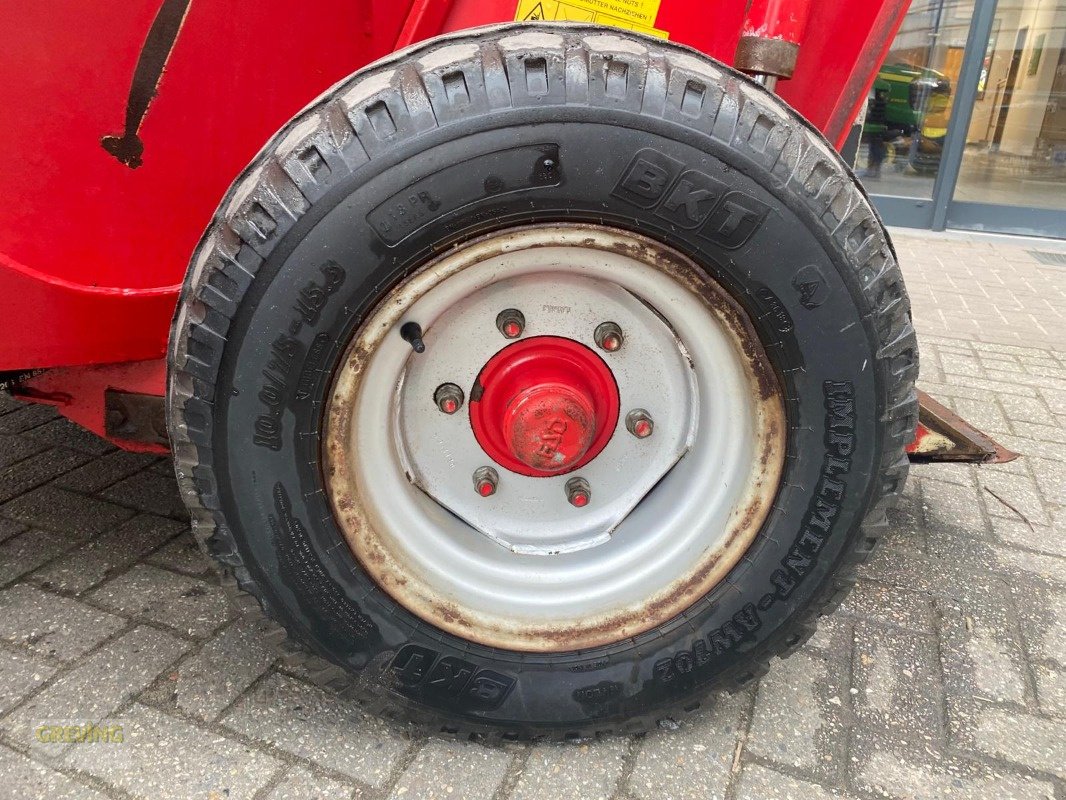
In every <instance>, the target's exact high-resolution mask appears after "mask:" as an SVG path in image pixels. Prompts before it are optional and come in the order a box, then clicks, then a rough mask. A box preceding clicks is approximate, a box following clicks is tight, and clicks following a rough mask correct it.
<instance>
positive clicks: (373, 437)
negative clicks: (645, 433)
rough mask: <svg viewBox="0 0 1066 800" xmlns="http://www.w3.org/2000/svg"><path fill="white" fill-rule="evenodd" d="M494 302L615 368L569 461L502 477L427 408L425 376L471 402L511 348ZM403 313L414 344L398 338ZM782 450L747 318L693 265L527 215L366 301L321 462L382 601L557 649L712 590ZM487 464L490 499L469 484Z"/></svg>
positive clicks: (632, 240)
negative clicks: (607, 325)
mask: <svg viewBox="0 0 1066 800" xmlns="http://www.w3.org/2000/svg"><path fill="white" fill-rule="evenodd" d="M508 308H518V309H524V311H523V313H524V316H525V322H526V327H525V330H524V331H523V333H522V338H529V337H535V336H541V335H543V336H560V337H562V338H566V339H571V340H574V341H578V342H581V343H582V344H584V345H585V346H587V347H589V348H590V349H593V350H596V352H598V354H599V355H600V356H601V357H602V358H603V359H604V361H605V362H606V363H607V366H608V367H609V368H610V369H611V372H612V374H613V375H614V377H615V380H616V382H617V386H618V393H619V399H620V412H621V413H620V415H619V419H618V423H617V425H616V426H615V430H614V432H613V434H612V436H611V439H610V441H609V442H608V443H607V445H606V446H605V447H604V448H603V450H602V452H600V453H599V454H598V455H597V456H596V457H595V458H593V459H592V460H591V461H590V462H589V463H588V464H586V465H584V466H582V467H580V468H579V469H577V470H576V471H573V472H567V473H566V474H560V475H553V476H551V477H529V476H525V475H519V474H518V473H516V472H512V471H509V470H508V469H506V468H505V467H503V466H501V465H500V464H497V463H495V462H493V461H492V459H490V458H489V456H488V455H487V454H486V453H485V451H484V450H483V449H482V448H481V446H480V445H479V444H478V441H477V439H476V438H475V436H474V433H473V430H472V429H471V426H470V419H469V415H468V413H467V408H466V406H464V407H463V409H462V411H461V412H460V413H455V414H451V415H448V414H443V413H441V411H440V410H439V409H438V408H437V406H436V404H435V403H434V402H433V396H434V390H435V388H436V387H438V386H439V385H441V384H443V383H445V382H450V383H454V384H456V385H458V386H459V387H460V388H461V389H462V390H463V392H464V393H466V396H467V398H469V395H470V392H471V390H472V388H473V387H474V383H475V379H476V377H477V375H478V373H479V372H480V370H481V368H482V366H483V365H484V364H485V362H486V361H487V360H488V359H489V358H491V357H492V356H493V355H494V354H495V353H497V352H499V351H500V350H502V349H504V348H506V347H508V346H509V345H510V344H511V341H509V340H508V339H506V338H505V337H504V336H503V335H502V334H501V333H500V332H499V331H498V330H497V329H496V327H495V322H494V320H495V318H496V314H497V313H498V312H500V311H502V310H503V309H508ZM564 308H568V311H565V312H564V311H563V310H562V309H564ZM608 319H610V320H611V321H614V322H616V323H619V325H620V327H621V329H622V330H623V331H625V340H624V341H625V343H624V345H623V347H622V348H620V349H619V350H618V351H617V352H611V353H606V352H604V351H603V350H597V348H596V343H595V341H594V329H595V327H596V325H595V323H596V322H597V321H599V322H603V321H606V320H608ZM409 321H417V322H418V323H419V324H420V325H421V327H422V329H423V338H424V341H425V345H426V352H425V353H421V354H416V353H415V352H414V351H413V350H412V348H411V345H410V344H409V343H408V342H406V341H404V339H403V338H402V337H401V336H400V335H399V333H398V331H399V328H400V327H401V326H402V325H403V324H404V323H406V322H409ZM634 409H641V410H643V411H646V412H647V413H648V415H649V416H650V418H651V419H653V420H654V433H653V435H651V436H649V437H647V438H646V439H639V438H637V437H636V436H634V435H632V434H631V433H630V431H628V430H627V428H626V416H627V413H628V412H629V411H631V410H634ZM784 438H785V421H784V410H783V405H782V402H781V395H780V391H779V387H778V383H777V379H776V376H775V375H774V373H773V371H772V369H771V368H770V366H769V364H768V362H767V360H766V358H765V354H764V353H763V352H762V349H761V347H760V345H759V343H758V339H757V336H756V335H755V332H754V330H753V328H752V326H751V324H750V321H749V320H748V319H747V317H746V316H745V315H744V313H743V312H742V311H741V310H740V308H739V306H738V305H737V304H736V303H735V302H734V301H733V300H732V299H731V298H729V297H728V296H727V295H726V294H725V292H724V291H722V290H721V289H720V288H718V287H717V285H716V284H714V282H713V281H710V280H709V279H708V278H707V277H706V276H705V275H704V274H703V273H701V272H700V270H699V269H698V268H697V267H696V266H695V264H693V263H692V262H691V261H689V260H688V259H686V258H684V257H682V256H681V255H679V254H678V253H676V252H675V251H673V250H670V249H668V248H664V247H663V246H662V245H659V244H657V243H655V242H652V241H650V240H648V239H645V238H643V237H639V236H636V235H633V234H629V233H623V232H619V231H616V230H613V229H607V228H602V227H597V226H585V225H542V226H534V227H529V228H522V229H517V230H512V231H508V232H506V233H501V234H496V235H490V236H487V237H484V238H482V239H479V240H477V241H474V242H471V243H470V244H468V245H466V246H464V247H461V248H459V249H457V250H455V251H453V252H451V253H449V254H447V255H445V256H443V257H441V258H439V259H437V260H435V261H434V262H432V263H430V264H428V265H427V266H426V267H424V268H423V269H421V270H420V271H418V272H417V273H416V274H414V275H413V276H411V277H410V278H408V279H407V280H405V281H404V282H403V283H402V284H401V285H400V286H398V287H397V288H396V289H394V290H393V291H392V292H391V293H390V294H389V295H388V296H387V297H386V298H385V299H384V300H383V301H382V302H380V303H379V304H378V307H377V310H376V311H375V312H374V313H373V314H372V315H371V316H370V317H369V318H368V319H367V320H366V321H365V322H364V324H363V325H362V326H361V328H360V329H359V331H358V332H357V333H356V336H355V337H354V339H353V341H352V342H351V344H350V345H349V348H348V351H347V353H346V355H345V357H344V359H343V361H342V362H341V366H340V368H339V369H338V372H337V375H336V376H335V379H334V385H333V388H332V391H331V395H330V398H329V404H328V408H327V415H326V438H325V443H324V449H323V459H324V462H325V466H326V475H327V487H328V491H329V494H330V499H331V502H332V504H333V509H334V513H335V515H336V518H337V521H338V523H339V525H340V527H341V530H342V532H343V533H344V536H345V538H346V539H347V541H348V544H349V545H350V546H351V548H352V551H353V553H354V554H355V556H356V558H357V559H358V560H359V562H360V564H361V565H362V566H363V568H364V569H365V570H366V571H367V572H368V573H369V574H370V575H371V577H372V578H373V579H374V580H375V581H376V583H377V584H378V585H379V586H380V587H381V588H382V589H383V590H384V591H385V592H387V593H388V594H389V595H390V596H391V597H392V598H393V599H395V600H396V601H397V602H398V603H400V604H401V605H402V606H404V607H405V608H407V609H408V610H409V611H411V612H412V613H414V614H415V615H416V616H418V617H420V618H422V619H423V620H425V621H427V622H430V623H432V624H433V625H436V626H437V627H439V628H442V629H444V630H446V631H449V632H451V633H454V634H456V635H458V636H462V637H464V638H466V639H470V640H473V641H477V642H480V643H482V644H485V645H489V646H494V647H501V648H506V649H512V650H519V651H526V652H557V651H565V650H573V649H580V648H586V647H592V646H598V645H603V644H608V643H611V642H614V641H618V640H621V639H624V638H627V637H631V636H634V635H636V634H638V633H641V632H643V631H645V630H648V629H650V628H652V627H655V626H656V625H660V624H663V623H664V622H666V621H667V620H668V619H670V618H672V617H673V616H676V615H677V614H678V613H680V612H681V611H683V610H684V609H685V608H687V607H689V606H690V605H691V604H692V603H694V602H695V601H696V600H698V599H699V598H700V597H702V596H703V595H705V594H706V593H707V592H708V591H709V590H710V589H711V588H713V587H714V586H715V585H716V584H717V583H718V582H719V581H720V580H721V579H722V578H723V577H724V576H725V574H726V573H727V572H728V571H729V570H730V569H731V568H732V567H733V566H734V565H735V564H736V563H737V562H738V561H739V559H740V558H741V556H742V555H743V553H744V552H746V551H747V549H748V547H749V546H750V545H751V543H752V541H753V539H754V537H755V536H756V535H757V533H758V530H759V529H760V528H761V526H762V523H763V521H764V520H765V518H766V515H767V513H768V512H769V509H770V507H771V504H772V501H773V498H774V496H775V494H776V491H777V486H778V483H779V480H780V475H781V469H782V464H783V460H784V450H785V447H784V445H785V441H784ZM485 467H489V468H492V469H493V470H494V471H495V475H496V476H497V478H498V485H497V487H496V492H495V493H494V494H492V495H491V496H489V497H482V496H480V495H479V494H478V493H477V492H476V491H475V489H474V486H473V481H472V475H473V474H474V473H475V472H476V471H477V470H478V469H479V468H485ZM575 476H576V477H579V478H581V479H583V480H584V481H586V482H587V484H588V485H589V486H590V487H591V496H592V501H591V502H590V503H589V504H588V505H587V506H585V507H582V508H578V507H575V506H573V505H571V504H570V503H569V502H568V501H567V494H566V485H567V482H568V481H570V480H571V479H573V478H575Z"/></svg>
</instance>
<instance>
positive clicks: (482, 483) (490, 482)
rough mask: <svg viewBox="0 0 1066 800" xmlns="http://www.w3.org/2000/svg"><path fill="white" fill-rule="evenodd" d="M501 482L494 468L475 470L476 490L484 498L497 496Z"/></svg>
mask: <svg viewBox="0 0 1066 800" xmlns="http://www.w3.org/2000/svg"><path fill="white" fill-rule="evenodd" d="M499 482H500V476H499V475H498V474H497V473H496V470H494V469H493V468H492V467H478V468H477V469H476V470H474V489H475V491H477V493H478V494H479V495H481V496H482V497H491V496H492V495H494V494H496V486H497V485H498V484H499Z"/></svg>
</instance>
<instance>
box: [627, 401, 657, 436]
mask: <svg viewBox="0 0 1066 800" xmlns="http://www.w3.org/2000/svg"><path fill="white" fill-rule="evenodd" d="M626 430H628V431H629V432H630V433H631V434H633V435H634V436H636V437H637V438H638V439H647V438H648V437H649V436H651V434H652V432H653V431H654V430H655V423H654V422H653V421H652V418H651V415H650V414H648V412H647V411H645V410H644V409H643V408H635V409H633V410H632V411H630V412H629V413H628V414H626Z"/></svg>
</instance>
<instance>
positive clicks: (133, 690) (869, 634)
mask: <svg viewBox="0 0 1066 800" xmlns="http://www.w3.org/2000/svg"><path fill="white" fill-rule="evenodd" d="M895 241H896V244H897V247H898V250H899V256H900V259H901V262H902V264H903V268H904V273H905V275H906V278H907V282H908V286H909V288H910V292H911V298H912V301H913V305H914V312H915V319H916V324H917V327H918V331H919V338H920V342H921V356H922V368H921V385H922V386H923V388H925V389H926V390H927V391H929V392H930V393H931V394H933V395H935V396H936V397H938V398H939V399H940V400H941V401H942V402H944V403H945V404H946V405H948V406H950V407H952V408H954V409H955V410H957V411H958V412H960V413H961V414H963V415H964V416H965V417H967V418H969V419H971V420H972V421H973V422H975V423H976V424H977V425H979V426H980V427H983V428H985V429H986V430H988V431H989V432H990V433H992V434H993V435H994V436H995V437H997V438H998V439H999V441H1000V442H1001V443H1002V444H1004V445H1005V446H1007V447H1009V448H1011V449H1013V450H1016V451H1018V452H1020V453H1022V454H1024V458H1022V459H1020V460H1018V461H1016V462H1014V463H1011V464H1006V465H1002V466H997V467H984V468H980V469H978V468H974V467H969V466H945V465H935V466H924V467H916V468H915V469H914V470H913V471H912V477H911V480H910V482H909V483H908V485H907V488H906V492H905V496H904V497H903V502H902V503H901V505H900V507H899V509H898V510H896V511H895V513H894V514H893V518H892V521H893V523H894V524H893V528H894V530H893V533H892V535H891V536H890V537H889V538H888V540H887V541H886V542H885V543H884V545H883V546H882V547H881V549H880V550H879V551H878V552H877V553H876V554H875V555H874V556H873V558H872V560H871V561H870V562H869V564H867V565H866V566H865V567H864V568H863V569H862V571H861V575H860V580H859V583H858V586H857V588H856V590H855V592H854V593H853V594H852V595H851V596H850V597H849V598H848V600H847V601H846V602H845V603H844V605H843V606H842V607H841V608H840V609H839V610H838V611H837V612H836V613H835V614H833V615H832V616H831V617H829V618H827V619H826V620H824V621H823V624H822V626H821V628H820V630H819V632H818V634H817V635H816V636H815V637H814V638H813V639H812V640H811V641H810V642H809V643H808V644H807V645H806V646H805V647H804V648H803V649H802V650H801V651H800V652H799V653H797V654H796V655H795V656H794V657H792V658H791V659H788V660H786V661H784V662H779V663H775V664H774V666H773V668H772V669H771V671H770V673H769V674H768V675H767V676H766V677H765V678H764V679H763V680H762V682H761V683H760V684H759V685H758V686H755V687H752V688H750V689H749V690H747V691H745V692H743V693H741V694H739V695H736V696H732V697H722V698H720V699H719V701H718V702H717V704H716V705H715V706H714V707H713V708H711V709H710V710H708V711H707V712H706V713H704V714H702V715H701V716H699V717H698V718H696V719H693V720H691V721H689V722H686V723H685V724H683V725H681V726H680V728H679V729H678V730H663V731H658V732H656V733H653V734H650V735H647V736H641V737H632V738H622V737H618V738H611V739H604V740H601V741H595V742H588V743H584V744H576V745H566V746H560V745H536V746H517V745H515V746H507V747H483V746H481V745H477V744H470V743H459V742H451V741H444V740H437V739H424V738H419V737H412V736H410V735H408V734H407V733H405V732H404V731H402V730H399V729H397V728H395V727H393V726H390V725H389V724H387V723H384V722H381V721H379V720H377V719H374V718H370V717H367V716H366V715H364V714H362V713H361V712H360V710H359V709H358V708H356V707H353V706H351V705H349V704H348V703H346V702H344V701H341V700H339V699H337V698H335V697H333V696H330V695H328V694H326V693H324V692H322V691H321V690H319V689H317V688H315V687H313V686H311V685H310V684H308V683H307V682H306V681H305V680H304V677H303V676H302V675H300V674H299V673H297V672H293V671H292V670H286V669H285V668H284V667H283V666H282V665H281V664H280V663H279V662H278V661H277V660H276V659H275V656H274V653H273V652H272V651H271V650H270V649H269V647H268V646H267V645H266V644H265V643H264V642H263V640H262V638H261V635H260V631H259V630H257V629H256V625H255V624H254V623H249V622H245V621H241V620H239V619H237V618H236V617H235V615H234V614H233V613H232V612H231V611H230V609H229V608H228V607H227V605H226V603H225V602H224V600H223V598H222V595H221V592H220V590H219V587H218V584H217V581H216V580H215V579H214V577H213V573H212V572H211V570H210V565H209V564H207V562H206V561H205V560H204V559H203V557H202V556H201V555H200V553H199V551H198V550H196V548H195V545H194V544H193V543H192V540H191V538H190V536H189V533H188V525H187V519H186V518H185V515H184V513H183V512H182V510H181V503H180V502H179V499H178V495H177V492H176V488H175V483H174V479H173V476H172V474H171V473H170V471H169V468H168V465H167V463H166V462H165V460H163V459H154V458H152V457H145V456H134V455H130V454H126V453H121V452H119V451H117V450H115V449H114V448H112V447H111V446H110V445H108V444H107V443H105V442H103V441H101V440H99V439H97V438H95V437H93V436H91V435H89V434H87V433H85V432H83V431H81V430H79V429H78V428H76V427H74V426H73V425H71V424H70V423H68V422H66V421H65V420H63V419H61V418H57V417H56V415H55V413H54V412H53V411H52V410H51V409H49V408H46V407H41V406H23V405H21V404H19V403H16V402H14V401H12V400H11V399H10V398H7V397H6V396H2V395H0V797H2V798H6V797H12V798H15V797H19V798H23V797H25V798H31V797H41V798H65V797H71V798H74V797H78V798H113V799H114V798H151V799H152V800H154V799H155V798H210V799H211V800H215V799H221V798H228V799H229V800H237V799H238V798H254V799H255V800H268V799H269V800H288V799H289V798H292V799H293V800H300V798H325V797H329V798H334V797H336V798H349V800H351V798H367V799H368V800H386V799H387V798H388V799H390V800H392V799H394V798H395V799H397V800H398V799H399V798H410V799H411V800H416V799H417V800H423V799H427V800H428V798H450V799H451V800H467V799H469V800H596V798H603V800H672V799H673V798H677V799H678V800H683V799H684V798H694V799H695V798H698V799H699V800H712V799H713V798H723V799H725V800H768V799H769V798H794V799H795V800H824V799H827V798H855V799H857V800H858V799H865V800H873V798H883V797H888V798H898V800H916V799H918V798H930V799H932V798H959V799H960V800H961V799H962V798H967V799H970V798H975V799H977V800H985V799H986V798H987V800H1011V799H1015V800H1037V799H1038V798H1058V800H1066V626H1064V619H1066V268H1062V267H1049V266H1043V265H1042V264H1040V263H1039V262H1038V261H1037V260H1036V259H1035V258H1033V257H1032V256H1031V255H1030V254H1029V251H1030V250H1032V249H1038V248H1040V247H1041V246H1042V245H1041V244H1040V243H1034V242H1028V241H1025V240H1013V241H1011V240H1002V239H991V238H978V237H972V236H971V237H967V236H960V235H928V234H914V233H903V232H897V233H896V235H895ZM1044 247H1045V248H1046V247H1047V246H1046V245H1044ZM1053 247H1057V249H1063V247H1062V246H1061V245H1058V246H1053ZM87 722H88V723H92V722H95V723H99V724H121V725H122V728H123V742H121V743H96V744H92V745H87V744H69V743H63V742H58V743H57V742H42V741H39V739H38V736H37V734H36V731H37V730H38V728H39V726H41V725H49V724H52V725H73V724H84V723H87Z"/></svg>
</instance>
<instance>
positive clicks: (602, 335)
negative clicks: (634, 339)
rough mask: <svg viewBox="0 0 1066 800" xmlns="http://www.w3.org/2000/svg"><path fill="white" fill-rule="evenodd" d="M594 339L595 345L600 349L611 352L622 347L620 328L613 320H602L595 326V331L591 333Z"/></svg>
mask: <svg viewBox="0 0 1066 800" xmlns="http://www.w3.org/2000/svg"><path fill="white" fill-rule="evenodd" d="M592 336H593V338H594V339H595V340H596V345H597V346H598V347H599V348H600V349H601V350H606V351H607V352H608V353H613V352H615V351H616V350H618V349H620V348H621V347H622V342H623V341H624V339H623V338H622V329H621V328H619V327H618V324H617V323H614V322H602V323H600V324H599V325H597V326H596V331H595V332H594V333H593V334H592Z"/></svg>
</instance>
